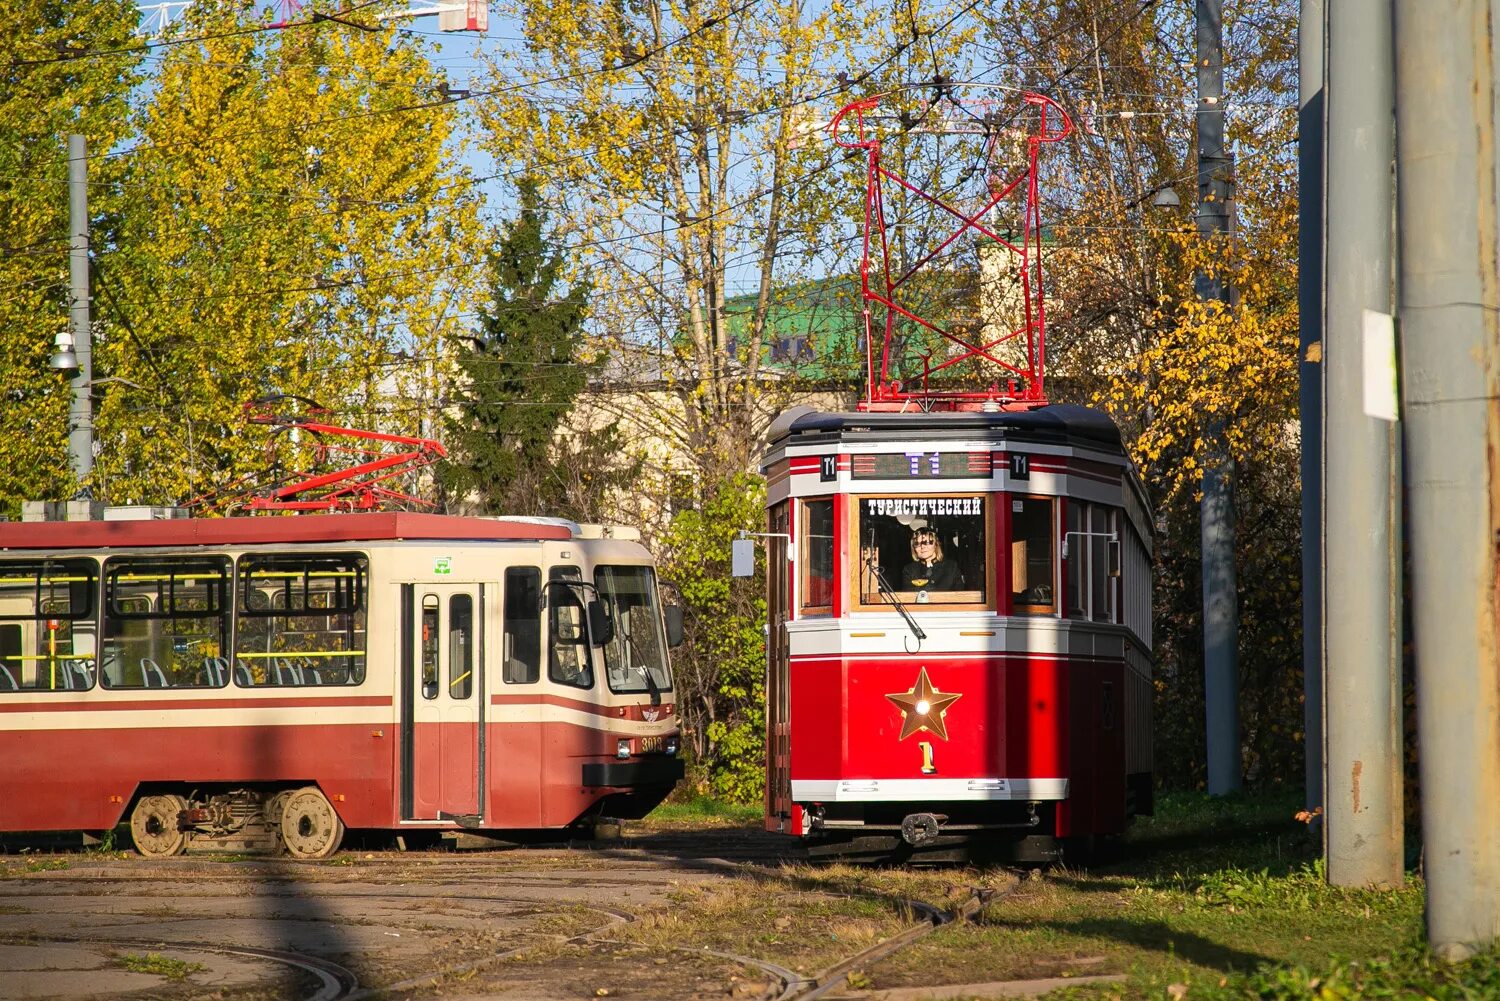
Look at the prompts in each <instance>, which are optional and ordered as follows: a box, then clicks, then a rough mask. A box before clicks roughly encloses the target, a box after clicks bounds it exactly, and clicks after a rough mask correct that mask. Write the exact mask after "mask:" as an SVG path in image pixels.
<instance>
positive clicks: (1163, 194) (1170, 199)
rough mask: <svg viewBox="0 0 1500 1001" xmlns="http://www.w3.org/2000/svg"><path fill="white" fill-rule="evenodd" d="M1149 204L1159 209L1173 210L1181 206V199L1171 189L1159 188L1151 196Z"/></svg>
mask: <svg viewBox="0 0 1500 1001" xmlns="http://www.w3.org/2000/svg"><path fill="white" fill-rule="evenodd" d="M1151 204H1152V205H1154V206H1156V207H1157V208H1159V209H1175V208H1180V207H1181V206H1182V199H1181V198H1178V197H1177V192H1175V191H1173V190H1172V189H1171V188H1160V189H1158V190H1157V192H1156V194H1154V195H1152V196H1151Z"/></svg>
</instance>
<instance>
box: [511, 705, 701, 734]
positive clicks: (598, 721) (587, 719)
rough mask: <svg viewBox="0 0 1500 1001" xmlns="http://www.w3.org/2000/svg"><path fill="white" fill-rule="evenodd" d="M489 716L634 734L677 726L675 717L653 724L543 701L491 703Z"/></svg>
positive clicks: (658, 732) (652, 732)
mask: <svg viewBox="0 0 1500 1001" xmlns="http://www.w3.org/2000/svg"><path fill="white" fill-rule="evenodd" d="M489 719H490V722H491V723H570V724H572V725H573V726H581V727H584V728H585V729H589V730H604V731H606V732H608V733H623V734H629V735H631V736H637V737H651V736H655V735H657V734H662V733H667V732H669V731H671V730H675V729H676V728H677V717H676V716H663V717H662V718H661V719H659V720H657V721H656V722H655V723H647V722H645V721H644V720H632V719H621V718H620V717H618V716H604V715H601V714H599V713H591V712H584V711H583V710H581V709H569V708H567V707H565V706H554V705H548V704H546V703H542V704H537V703H531V704H525V705H515V704H514V703H512V704H509V705H499V706H493V705H492V706H490V708H489Z"/></svg>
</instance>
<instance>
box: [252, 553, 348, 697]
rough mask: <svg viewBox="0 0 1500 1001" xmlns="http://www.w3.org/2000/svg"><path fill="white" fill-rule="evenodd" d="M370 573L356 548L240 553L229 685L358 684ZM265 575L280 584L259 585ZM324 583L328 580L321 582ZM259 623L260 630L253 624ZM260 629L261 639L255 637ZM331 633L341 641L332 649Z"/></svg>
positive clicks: (258, 636) (283, 686)
mask: <svg viewBox="0 0 1500 1001" xmlns="http://www.w3.org/2000/svg"><path fill="white" fill-rule="evenodd" d="M369 578H370V560H369V557H368V556H367V555H366V554H364V553H359V552H332V553H322V552H320V553H245V554H243V555H241V556H240V558H239V559H238V561H237V562H236V581H235V594H236V596H237V601H236V603H235V604H236V609H235V610H236V622H235V634H234V651H235V653H234V659H233V661H232V663H233V664H234V670H233V672H232V673H233V675H234V683H235V685H236V686H237V687H240V688H329V687H332V688H345V687H354V686H357V685H362V684H364V681H365V677H366V675H367V673H368V671H367V666H366V662H367V651H368V647H369V639H370V634H369V627H370V622H369ZM268 579H270V580H280V581H281V584H280V585H275V584H273V585H272V586H271V587H269V588H268V587H264V586H259V585H258V584H257V582H258V581H259V582H261V583H264V582H265V581H266V580H268ZM326 583H331V584H332V586H331V587H323V586H320V584H326ZM320 599H321V600H322V602H323V603H320ZM319 620H321V621H319ZM262 625H264V626H265V627H266V628H265V629H264V630H262V629H261V628H259V627H260V626H262ZM278 625H279V628H277V627H278ZM251 627H254V628H251ZM262 631H263V632H264V634H265V635H264V638H263V639H264V641H263V642H260V635H259V634H260V633H261V632H262ZM252 636H253V637H255V645H256V646H257V647H258V648H257V649H255V650H250V649H247V648H246V647H247V643H246V640H247V637H252ZM334 638H339V642H340V643H341V645H340V646H339V647H338V648H337V649H333V646H334V642H335V639H334ZM297 644H301V646H300V647H299V646H298V645H297ZM228 663H230V662H229V661H226V666H227V664H228Z"/></svg>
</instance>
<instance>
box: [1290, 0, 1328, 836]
mask: <svg viewBox="0 0 1500 1001" xmlns="http://www.w3.org/2000/svg"><path fill="white" fill-rule="evenodd" d="M1325 16H1326V15H1325V12H1324V8H1323V0H1302V6H1301V10H1300V12H1299V15H1298V25H1299V27H1298V32H1297V90H1298V112H1297V256H1298V264H1297V267H1298V274H1299V275H1301V279H1300V281H1299V282H1298V285H1297V312H1298V315H1299V317H1300V326H1301V331H1300V335H1301V336H1300V338H1299V342H1298V345H1297V350H1298V359H1299V365H1298V367H1297V369H1298V379H1299V386H1298V390H1299V393H1298V397H1299V400H1298V402H1299V410H1300V411H1301V414H1302V435H1301V437H1302V691H1303V696H1304V699H1303V705H1302V733H1303V738H1304V739H1303V746H1304V747H1305V748H1306V762H1305V765H1306V767H1305V772H1306V788H1307V809H1309V810H1316V809H1317V808H1318V807H1320V806H1322V805H1323V503H1322V499H1323V365H1322V360H1323V115H1324V100H1323V96H1324V85H1323V84H1324V72H1325V71H1324V55H1325V51H1326V48H1327V38H1326V33H1325V32H1324V30H1323V28H1324V18H1325Z"/></svg>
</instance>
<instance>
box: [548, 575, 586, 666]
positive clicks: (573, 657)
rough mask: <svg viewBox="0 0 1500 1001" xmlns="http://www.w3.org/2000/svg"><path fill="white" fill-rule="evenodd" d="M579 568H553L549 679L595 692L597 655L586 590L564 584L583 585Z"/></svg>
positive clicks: (550, 595)
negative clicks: (570, 581) (591, 645)
mask: <svg viewBox="0 0 1500 1001" xmlns="http://www.w3.org/2000/svg"><path fill="white" fill-rule="evenodd" d="M582 579H583V574H582V573H581V572H580V571H579V569H578V568H577V567H553V568H552V570H551V572H550V573H549V575H548V581H549V586H548V587H547V609H548V616H547V629H548V632H549V634H550V638H549V642H548V648H547V652H548V657H547V677H548V678H549V679H551V680H552V681H555V682H557V683H558V684H560V685H569V686H571V687H573V688H593V687H594V668H593V652H592V650H591V649H590V648H589V631H588V610H587V604H586V598H585V594H584V589H583V588H581V587H570V586H568V585H567V584H564V583H552V582H560V581H569V580H577V581H581V580H582Z"/></svg>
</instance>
